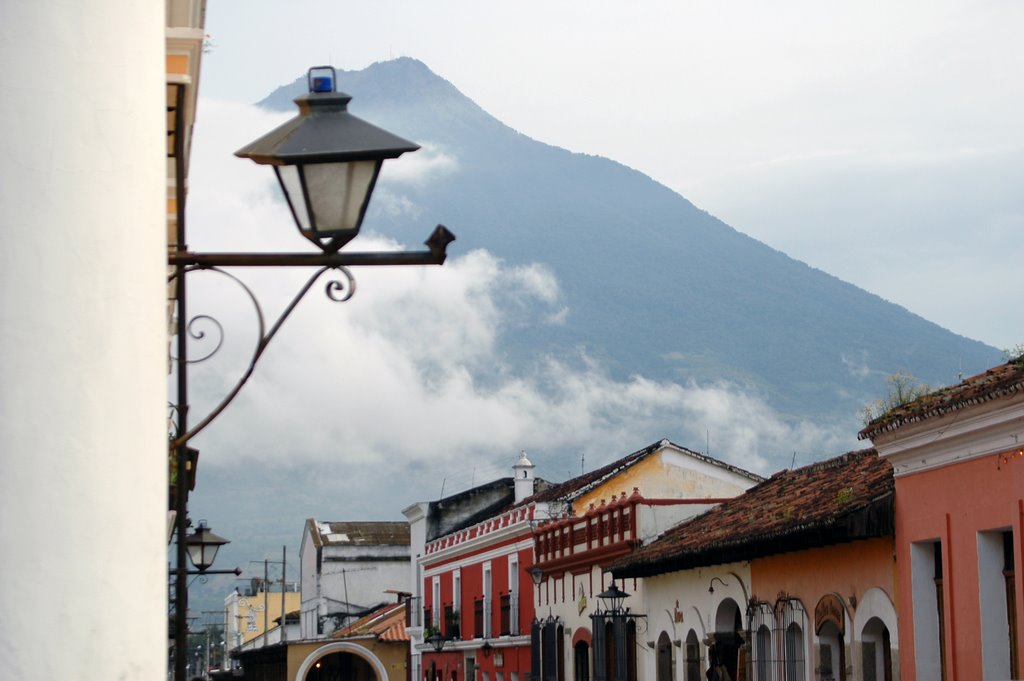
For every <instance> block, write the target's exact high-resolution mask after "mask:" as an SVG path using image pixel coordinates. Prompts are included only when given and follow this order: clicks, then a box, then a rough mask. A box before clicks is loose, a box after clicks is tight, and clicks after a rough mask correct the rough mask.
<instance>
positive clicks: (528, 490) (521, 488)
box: [512, 452, 534, 504]
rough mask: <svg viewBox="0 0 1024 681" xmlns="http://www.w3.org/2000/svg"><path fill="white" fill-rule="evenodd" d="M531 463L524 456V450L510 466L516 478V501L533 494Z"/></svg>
mask: <svg viewBox="0 0 1024 681" xmlns="http://www.w3.org/2000/svg"><path fill="white" fill-rule="evenodd" d="M533 468H534V466H533V464H532V463H530V460H529V459H527V458H526V452H520V453H519V461H517V462H516V465H515V466H513V467H512V470H513V471H514V474H515V478H516V503H517V504H518V503H519V502H520V501H522V500H523V499H525V498H526V497H529V496H533Z"/></svg>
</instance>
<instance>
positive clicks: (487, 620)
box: [482, 563, 493, 638]
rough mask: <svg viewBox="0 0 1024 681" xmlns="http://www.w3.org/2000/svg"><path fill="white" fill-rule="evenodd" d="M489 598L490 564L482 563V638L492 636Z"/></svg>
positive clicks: (490, 596)
mask: <svg viewBox="0 0 1024 681" xmlns="http://www.w3.org/2000/svg"><path fill="white" fill-rule="evenodd" d="M491 598H492V592H491V564H490V563H484V608H483V610H484V612H483V617H484V626H483V634H482V635H483V637H484V638H491V636H493V634H492V633H491V612H492V606H491Z"/></svg>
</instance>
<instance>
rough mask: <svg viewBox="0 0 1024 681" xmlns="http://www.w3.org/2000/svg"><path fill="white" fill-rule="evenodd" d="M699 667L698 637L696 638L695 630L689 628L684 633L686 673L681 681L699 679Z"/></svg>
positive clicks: (697, 680)
mask: <svg viewBox="0 0 1024 681" xmlns="http://www.w3.org/2000/svg"><path fill="white" fill-rule="evenodd" d="M700 668H701V664H700V639H698V638H697V632H695V631H694V630H693V629H690V632H689V633H688V634H686V673H685V674H684V676H683V681H701V678H702V677H701V672H700Z"/></svg>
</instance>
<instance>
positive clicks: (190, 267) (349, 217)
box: [168, 66, 455, 681]
mask: <svg viewBox="0 0 1024 681" xmlns="http://www.w3.org/2000/svg"><path fill="white" fill-rule="evenodd" d="M307 80H308V84H309V92H308V93H307V94H305V95H302V96H300V97H298V98H296V100H295V103H296V104H297V105H298V107H299V114H298V115H297V116H296V117H295V118H293V119H291V120H289V121H287V122H286V123H284V124H283V125H281V126H279V127H277V128H276V129H274V130H272V131H271V132H269V133H267V134H266V135H264V136H263V137H261V138H259V139H257V140H256V141H254V142H252V143H251V144H248V145H246V146H245V147H243V148H242V149H240V150H238V151H237V152H236V155H237V156H239V157H241V158H249V159H251V160H253V161H254V162H256V163H258V164H262V165H270V166H271V167H273V169H274V172H275V174H276V175H277V178H278V181H279V183H280V185H281V188H282V190H283V192H284V195H285V199H286V200H287V202H288V207H289V209H290V210H291V213H292V217H293V218H294V219H295V223H296V226H297V228H298V230H299V232H300V233H301V234H302V236H303V237H305V238H306V239H308V240H309V241H310V242H312V243H313V244H315V245H316V246H317V248H318V251H317V252H312V253H248V252H243V253H234V252H233V253H195V252H190V251H189V250H188V249H187V243H188V242H187V239H186V230H185V213H184V205H185V193H184V192H185V177H184V163H183V162H182V160H181V159H182V158H183V156H184V151H185V150H184V141H183V140H184V135H183V134H176V135H175V136H174V150H173V154H174V156H175V157H176V158H177V159H178V163H177V169H178V170H177V196H176V198H177V206H178V215H177V234H176V237H177V246H176V248H175V250H173V251H171V252H170V253H169V254H168V264H169V265H170V266H171V267H172V268H173V270H172V274H171V276H170V279H171V281H173V282H174V289H175V305H176V317H177V320H176V325H175V330H176V335H177V342H176V357H175V358H174V365H175V369H176V373H177V377H176V378H177V381H176V390H177V396H176V401H175V403H174V404H173V406H172V410H171V412H172V415H173V420H174V424H173V427H172V432H171V435H170V446H169V454H170V459H171V460H172V461H174V462H175V463H174V473H173V477H174V478H175V479H176V480H177V485H176V494H175V498H174V511H175V514H176V517H175V534H176V536H177V560H176V568H175V570H174V573H175V580H176V581H175V615H176V616H175V670H174V671H175V681H185V676H186V666H185V665H186V659H185V658H186V657H187V648H186V638H187V632H188V628H187V623H186V615H187V610H188V587H187V584H186V578H187V575H188V574H189V570H188V569H187V565H186V559H185V556H186V553H187V550H186V547H188V545H189V538H187V537H186V532H187V527H188V518H187V511H188V487H187V486H186V484H184V483H185V481H186V480H187V479H188V477H189V456H188V449H189V448H188V447H187V444H188V442H189V441H190V440H191V439H192V438H193V437H195V436H196V435H197V434H198V433H199V432H201V431H202V430H203V429H204V428H206V427H207V426H208V425H209V424H210V423H211V422H212V421H213V420H214V419H215V418H216V417H217V416H218V415H219V414H220V413H221V412H222V411H223V410H224V409H225V408H226V407H227V406H228V404H230V403H231V401H232V400H233V399H234V398H235V396H236V395H237V394H238V392H239V391H240V390H241V389H242V387H243V386H244V385H245V383H246V382H247V381H248V380H249V377H250V376H251V375H252V372H253V370H254V369H255V366H256V363H257V362H258V361H259V359H260V357H261V356H262V354H263V352H264V350H265V349H266V347H267V345H268V344H269V343H270V342H271V341H272V340H273V338H274V336H275V335H276V334H277V332H278V330H280V328H281V326H282V324H283V323H284V322H285V321H286V320H287V318H288V317H289V315H290V314H291V313H292V311H293V310H294V309H295V307H296V305H298V303H299V301H301V300H302V298H303V297H304V296H305V295H306V293H307V292H308V291H309V290H310V288H311V287H312V286H313V284H314V283H316V281H317V280H318V279H320V277H321V276H323V275H324V274H325V273H326V272H328V271H332V272H335V273H338V274H340V276H341V277H342V279H343V281H342V280H336V281H331V282H330V283H329V284H328V285H327V288H326V294H327V296H328V297H329V298H331V299H332V300H335V301H339V302H340V301H345V300H348V299H349V298H351V296H352V295H353V293H354V285H355V278H354V277H353V276H352V273H351V271H350V270H349V268H350V267H357V266H370V265H441V264H443V263H444V261H445V258H446V257H447V247H448V245H449V244H450V243H451V242H452V241H454V240H455V236H454V235H452V233H451V232H449V231H448V230H447V229H446V228H445V227H444V226H442V225H438V226H437V228H436V229H435V230H434V231H433V233H432V234H431V235H430V237H429V238H428V239H427V240H426V242H425V245H426V246H427V249H426V250H421V251H411V252H378V253H343V252H341V249H342V247H343V246H344V245H345V244H347V243H348V242H349V241H351V240H352V239H353V238H355V237H356V235H358V233H359V230H360V227H361V226H362V221H363V217H364V216H365V214H366V208H367V205H368V204H369V201H370V196H371V194H372V193H373V189H374V186H375V184H376V182H377V176H378V174H379V172H380V169H381V165H382V164H383V162H384V161H385V160H387V159H392V158H397V157H399V156H401V155H402V154H404V153H406V152H409V151H415V150H416V149H418V148H419V147H418V146H417V145H416V144H414V143H412V142H409V141H408V140H404V139H402V138H400V137H398V136H396V135H393V134H391V133H389V132H387V131H385V130H382V129H380V128H378V127H376V126H374V125H372V124H370V123H367V122H366V121H363V120H361V119H359V118H356V117H355V116H353V115H352V114H350V113H348V102H349V101H350V99H351V97H349V95H347V94H345V93H342V92H337V91H336V87H335V82H336V73H335V71H334V69H333V68H331V67H323V66H321V67H314V68H312V69H310V70H309V72H308V74H307ZM181 92H183V90H179V99H180V98H181V97H182V96H183V95H181V94H180V93H181ZM180 104H181V102H180V101H179V102H178V103H177V105H176V106H175V107H174V110H175V114H174V115H175V120H174V122H173V124H174V130H176V131H179V133H180V131H181V130H182V128H183V126H184V118H183V116H184V114H183V111H184V107H183V106H181V105H180ZM169 110H170V107H169ZM296 266H298V267H309V268H315V270H314V272H313V274H312V275H310V276H309V278H308V279H307V281H306V283H305V284H304V285H303V286H302V287H301V288H300V289H299V291H298V292H297V293H296V294H295V296H294V297H293V299H292V300H291V302H290V303H289V304H288V305H286V306H285V308H284V311H283V312H282V313H281V314H280V316H279V317H278V318H277V320H276V321H275V322H274V323H273V324H272V325H271V326H270V327H269V329H268V328H266V327H265V326H264V321H263V319H264V317H263V312H262V309H261V307H260V305H259V301H258V300H257V298H256V296H255V295H254V294H253V293H252V291H251V290H250V289H249V288H248V287H247V286H246V285H245V284H244V283H243V282H242V281H241V280H240V279H239V278H238V277H236V276H235V275H234V274H231V273H229V272H227V271H225V270H223V269H221V268H222V267H296ZM195 271H209V272H215V273H218V274H220V275H223V276H225V277H227V278H229V279H230V280H231V281H233V282H234V283H236V284H238V285H239V286H241V287H242V288H243V289H244V291H245V293H246V294H247V296H248V298H249V300H250V301H251V302H252V304H253V305H254V307H255V308H256V312H257V315H256V316H257V322H258V325H259V328H258V333H259V340H258V342H257V343H256V346H255V350H254V352H253V355H252V357H251V358H250V361H249V365H248V367H247V368H246V369H245V370H244V371H243V372H242V375H241V376H240V378H239V379H238V380H237V381H236V382H235V384H234V386H233V387H232V388H230V389H229V390H228V392H227V393H226V394H225V396H224V397H223V398H222V399H221V401H220V402H219V403H218V404H217V405H216V406H214V408H213V409H212V410H211V411H210V412H209V413H207V414H206V415H205V416H203V417H202V418H200V419H198V420H197V421H196V422H195V424H194V425H190V423H189V416H190V414H189V399H188V366H189V355H188V347H187V345H188V344H187V340H188V336H189V335H193V336H194V337H201V334H200V333H199V332H196V331H195V330H194V329H192V328H191V325H192V323H193V322H194V321H195V320H194V319H193V320H189V319H188V309H187V289H186V278H187V276H186V275H188V274H189V273H191V272H195ZM204 319H207V320H210V318H209V317H205V316H204ZM214 323H215V324H216V322H215V320H214ZM217 328H218V330H219V329H220V326H219V324H217ZM217 349H219V344H218V346H217V348H215V349H214V351H213V352H214V353H215V352H216V351H217ZM210 354H213V353H210ZM208 356H209V355H207V357H208ZM202 359H206V357H202V358H199V359H198V360H195V361H201V360H202ZM207 530H208V528H207ZM200 560H205V558H203V557H200ZM211 561H212V558H211ZM197 567H198V565H197ZM207 567H209V566H207ZM201 571H202V572H204V573H205V574H210V571H203V570H201Z"/></svg>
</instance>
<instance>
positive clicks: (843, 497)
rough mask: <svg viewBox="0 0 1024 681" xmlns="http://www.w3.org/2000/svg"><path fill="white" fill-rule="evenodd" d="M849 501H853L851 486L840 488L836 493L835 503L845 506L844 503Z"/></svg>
mask: <svg viewBox="0 0 1024 681" xmlns="http://www.w3.org/2000/svg"><path fill="white" fill-rule="evenodd" d="M851 501H853V488H852V487H847V488H845V489H841V490H839V492H838V493H836V503H837V504H839V505H840V506H845V505H846V504H848V503H850V502H851Z"/></svg>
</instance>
